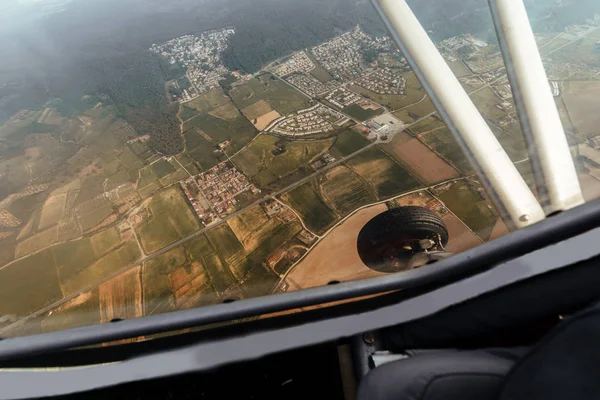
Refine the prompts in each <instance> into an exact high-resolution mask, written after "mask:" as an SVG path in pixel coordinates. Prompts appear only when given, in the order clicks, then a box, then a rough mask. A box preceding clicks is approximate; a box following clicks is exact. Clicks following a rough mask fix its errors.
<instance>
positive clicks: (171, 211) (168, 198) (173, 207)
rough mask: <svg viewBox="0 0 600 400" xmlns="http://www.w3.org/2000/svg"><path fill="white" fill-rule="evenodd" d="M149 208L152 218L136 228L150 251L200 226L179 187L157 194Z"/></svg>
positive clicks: (147, 250) (145, 248) (146, 248)
mask: <svg viewBox="0 0 600 400" xmlns="http://www.w3.org/2000/svg"><path fill="white" fill-rule="evenodd" d="M148 208H149V209H150V211H151V212H152V218H151V219H150V220H149V221H145V222H144V223H142V224H141V225H140V226H139V227H138V228H137V229H136V230H137V233H138V235H139V236H140V239H141V242H142V246H143V247H144V250H145V251H146V252H148V253H152V252H154V251H157V250H159V249H161V248H163V247H164V246H167V245H169V244H171V243H173V242H175V241H177V240H179V239H181V238H184V237H186V236H188V235H190V234H192V233H194V232H195V231H197V230H198V229H199V228H200V225H199V223H198V221H197V220H196V217H195V216H194V214H193V213H192V211H191V210H190V208H189V206H188V203H187V200H186V199H185V198H184V196H183V193H182V192H181V191H180V190H179V188H171V189H168V190H165V191H163V192H160V193H158V194H157V195H155V196H154V197H153V198H152V200H151V201H150V204H149V205H148Z"/></svg>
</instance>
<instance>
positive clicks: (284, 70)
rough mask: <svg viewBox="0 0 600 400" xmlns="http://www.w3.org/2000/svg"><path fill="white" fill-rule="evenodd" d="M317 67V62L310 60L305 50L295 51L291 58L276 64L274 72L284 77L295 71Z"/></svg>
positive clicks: (307, 70)
mask: <svg viewBox="0 0 600 400" xmlns="http://www.w3.org/2000/svg"><path fill="white" fill-rule="evenodd" d="M314 68H315V64H314V63H313V62H312V61H311V60H310V58H309V57H308V56H307V55H306V53H305V52H304V51H299V52H296V53H294V54H293V55H292V56H291V57H290V58H289V59H287V60H286V61H284V62H282V63H281V64H278V65H276V66H275V67H274V68H273V70H272V71H273V73H274V74H275V75H277V76H280V77H284V76H286V75H289V74H293V73H294V72H309V71H310V70H312V69H314Z"/></svg>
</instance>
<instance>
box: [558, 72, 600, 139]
mask: <svg viewBox="0 0 600 400" xmlns="http://www.w3.org/2000/svg"><path fill="white" fill-rule="evenodd" d="M599 96H600V82H592V81H587V82H564V94H563V98H564V100H565V103H566V105H567V109H568V113H569V115H570V117H571V120H572V121H573V123H574V124H575V127H576V129H577V133H578V134H579V135H581V136H585V137H587V138H589V137H593V136H596V135H597V134H598V126H600V113H599V112H598V104H597V99H598V98H599Z"/></svg>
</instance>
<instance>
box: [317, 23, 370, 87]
mask: <svg viewBox="0 0 600 400" xmlns="http://www.w3.org/2000/svg"><path fill="white" fill-rule="evenodd" d="M312 53H313V55H314V56H315V58H316V59H317V61H319V62H320V63H321V64H322V65H323V67H325V69H327V70H328V71H329V73H330V74H331V75H332V76H333V78H334V79H336V80H338V81H346V80H353V79H356V78H358V77H359V76H360V74H361V73H362V72H363V68H362V66H361V54H360V46H359V44H358V42H357V40H356V37H355V31H352V32H348V33H345V34H343V35H341V36H338V37H336V38H333V39H331V40H330V41H328V42H325V43H323V44H321V45H319V46H315V47H313V48H312Z"/></svg>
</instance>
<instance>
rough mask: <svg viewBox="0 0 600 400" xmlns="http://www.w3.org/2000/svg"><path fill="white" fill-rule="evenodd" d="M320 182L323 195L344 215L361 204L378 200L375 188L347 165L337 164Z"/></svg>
mask: <svg viewBox="0 0 600 400" xmlns="http://www.w3.org/2000/svg"><path fill="white" fill-rule="evenodd" d="M320 184H321V189H322V191H323V197H324V198H326V199H327V200H328V203H329V204H330V205H332V206H333V208H334V209H335V210H336V211H337V212H338V214H340V215H342V216H343V215H346V214H348V213H350V212H351V211H354V210H355V209H357V208H358V207H360V206H363V205H365V204H368V203H372V202H375V201H377V196H376V195H375V193H373V190H372V189H371V188H370V187H369V186H368V185H367V184H366V183H365V182H363V181H362V180H361V179H360V178H359V177H358V176H357V175H356V174H355V173H354V172H352V170H350V169H349V168H348V167H345V166H337V167H335V168H333V169H332V170H330V171H327V173H326V174H325V177H324V178H323V179H322V180H321V181H320Z"/></svg>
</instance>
